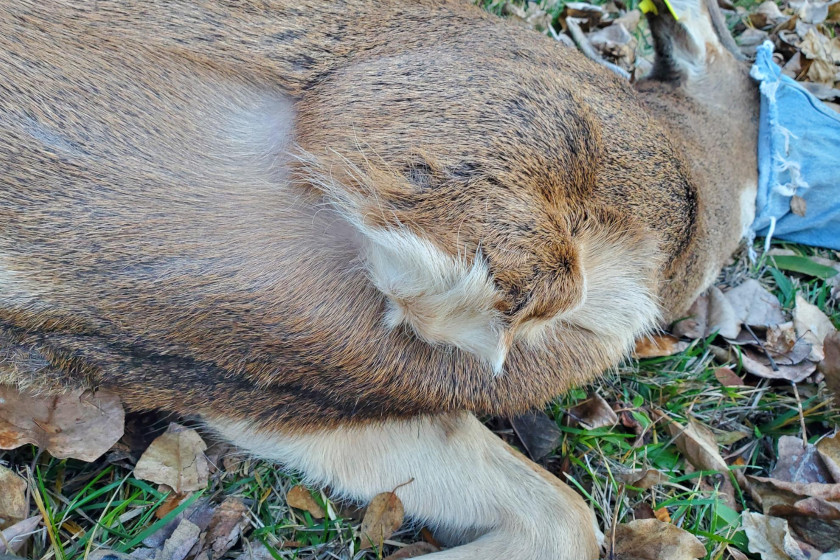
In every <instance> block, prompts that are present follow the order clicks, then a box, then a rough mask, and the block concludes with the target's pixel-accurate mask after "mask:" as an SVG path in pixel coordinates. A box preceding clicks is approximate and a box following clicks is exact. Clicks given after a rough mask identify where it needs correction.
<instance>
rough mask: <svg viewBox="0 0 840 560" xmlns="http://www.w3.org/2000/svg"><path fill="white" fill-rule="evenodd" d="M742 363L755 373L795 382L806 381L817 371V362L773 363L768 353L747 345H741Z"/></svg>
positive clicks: (746, 368) (760, 375) (769, 377)
mask: <svg viewBox="0 0 840 560" xmlns="http://www.w3.org/2000/svg"><path fill="white" fill-rule="evenodd" d="M741 364H742V365H743V366H744V369H745V370H747V371H748V372H750V373H751V374H753V375H757V376H759V377H764V378H767V379H785V380H787V381H792V382H794V383H799V382H801V381H804V380H805V378H807V377H808V376H809V375H811V374H812V373H814V372H815V371H817V364H815V363H814V362H811V361H808V360H805V361H803V362H800V363H798V364H793V365H789V364H780V363H779V362H774V363H771V362H770V360H769V359H768V358H767V356H766V354H763V353H761V352H759V351H757V350H754V349H752V348H748V347H745V346H744V347H741ZM774 365H775V369H774Z"/></svg>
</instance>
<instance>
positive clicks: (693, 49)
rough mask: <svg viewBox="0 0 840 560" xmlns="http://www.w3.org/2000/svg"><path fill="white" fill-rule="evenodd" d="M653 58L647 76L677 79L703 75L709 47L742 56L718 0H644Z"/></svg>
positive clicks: (708, 55) (720, 51)
mask: <svg viewBox="0 0 840 560" xmlns="http://www.w3.org/2000/svg"><path fill="white" fill-rule="evenodd" d="M641 6H643V9H645V11H646V15H647V19H648V23H649V24H650V30H651V34H652V36H653V45H654V50H655V51H656V59H655V61H654V67H653V70H652V71H651V74H650V77H651V78H653V79H655V80H660V81H678V80H682V79H691V78H694V77H698V76H702V75H703V74H704V73H705V69H706V63H707V62H708V60H709V57H710V56H711V53H712V51H714V52H719V53H722V52H723V51H725V50H727V49H728V50H730V52H731V53H732V54H733V55H734V56H735V57H736V58H741V59H742V58H743V57H742V56H741V55H740V52H739V51H738V50H737V46H736V45H735V42H734V40H733V39H732V36H731V35H730V34H729V31H728V29H727V28H726V24H725V21H724V20H723V16H722V14H721V13H720V9H719V8H718V6H717V0H670V1H669V2H666V1H665V0H645V1H644V2H642V4H641Z"/></svg>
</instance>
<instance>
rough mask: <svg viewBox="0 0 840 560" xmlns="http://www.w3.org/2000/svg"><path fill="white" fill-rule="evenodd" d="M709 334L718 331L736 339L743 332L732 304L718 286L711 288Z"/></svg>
mask: <svg viewBox="0 0 840 560" xmlns="http://www.w3.org/2000/svg"><path fill="white" fill-rule="evenodd" d="M707 321H708V327H706V331H707V334H711V333H713V332H717V333H718V334H719V335H720V336H722V337H723V338H729V339H735V338H737V337H738V333H739V332H741V322H740V321H739V320H738V316H737V315H736V314H735V310H734V309H733V308H732V304H731V303H730V301H729V300H728V299H727V298H726V296H724V295H723V292H721V291H720V290H719V289H718V288H717V287H716V286H712V287H711V288H709V316H708V319H707Z"/></svg>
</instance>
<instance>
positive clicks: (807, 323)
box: [793, 294, 836, 362]
mask: <svg viewBox="0 0 840 560" xmlns="http://www.w3.org/2000/svg"><path fill="white" fill-rule="evenodd" d="M793 325H794V327H795V328H796V334H797V336H799V337H800V338H802V339H804V340H806V341H807V342H809V343H811V345H812V348H811V355H810V356H809V359H810V360H812V361H814V362H819V361H820V360H822V359H823V358H824V357H825V353H824V352H823V340H825V337H826V336H828V335H829V334H831V333H833V332H836V329H835V328H834V325H833V324H832V323H831V319H829V318H828V317H826V315H825V313H823V312H822V311H821V310H820V308H819V307H817V306H816V305H812V304H810V303H808V302H807V301H805V298H803V297H802V296H801V295H799V294H797V295H796V307H795V308H794V309H793Z"/></svg>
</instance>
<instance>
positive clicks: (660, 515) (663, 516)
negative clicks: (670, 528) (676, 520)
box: [653, 507, 671, 523]
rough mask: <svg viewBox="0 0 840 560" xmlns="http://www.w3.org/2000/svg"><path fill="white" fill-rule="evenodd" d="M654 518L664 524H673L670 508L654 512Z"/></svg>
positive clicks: (662, 508)
mask: <svg viewBox="0 0 840 560" xmlns="http://www.w3.org/2000/svg"><path fill="white" fill-rule="evenodd" d="M653 515H654V517H656V519H658V520H659V521H661V522H662V523H670V522H671V513H670V512H669V511H668V508H664V507H661V508H659V509H657V510H655V511H654V512H653Z"/></svg>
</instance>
